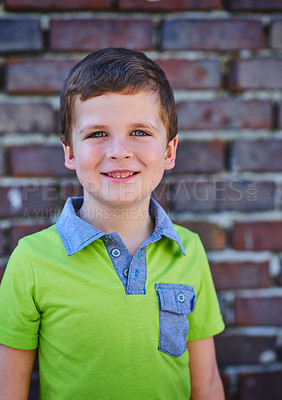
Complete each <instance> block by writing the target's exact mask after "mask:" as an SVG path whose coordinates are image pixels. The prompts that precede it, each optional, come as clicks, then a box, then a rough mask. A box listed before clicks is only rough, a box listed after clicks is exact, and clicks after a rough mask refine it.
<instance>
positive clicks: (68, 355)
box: [0, 48, 224, 400]
mask: <svg viewBox="0 0 282 400" xmlns="http://www.w3.org/2000/svg"><path fill="white" fill-rule="evenodd" d="M61 126H62V134H63V136H62V143H63V148H64V153H65V165H66V167H67V168H69V169H72V170H75V171H76V173H77V176H78V179H79V181H80V183H81V184H82V186H83V194H84V196H83V198H73V199H68V201H67V202H66V204H65V207H64V209H63V211H62V214H61V216H60V218H59V220H58V222H57V224H56V225H54V226H51V227H50V228H48V229H46V230H43V231H41V232H39V233H36V234H34V235H31V236H28V237H25V238H24V239H22V240H20V242H19V244H18V246H17V248H16V249H15V251H14V252H13V254H12V256H11V258H10V261H9V264H8V267H7V269H6V272H5V276H4V278H3V282H2V285H1V290H0V343H2V345H1V347H0V399H1V400H11V399H12V400H22V399H27V397H28V389H29V383H30V376H31V372H32V368H33V363H34V358H35V353H36V349H38V357H39V375H40V399H42V400H45V399H46V400H47V399H48V400H72V399H73V400H80V399H81V400H84V399H98V400H104V399H107V400H108V399H114V400H119V399H120V400H127V399H128V400H129V399H130V400H131V399H135V400H144V399H146V400H147V399H149V400H153V399H161V400H165V399H167V400H174V399H175V400H182V399H183V400H184V399H189V398H191V399H196V400H203V399H209V400H210V399H213V400H222V399H223V398H224V395H223V389H222V384H221V380H220V377H219V373H218V368H217V363H216V358H215V351H214V344H213V335H215V334H217V333H219V332H221V331H222V330H223V329H224V324H223V322H222V318H221V314H220V310H219V306H218V302H217V298H216V293H215V289H214V286H213V282H212V278H211V274H210V269H209V266H208V263H207V259H206V256H205V252H204V250H203V247H202V244H201V242H200V240H199V238H198V236H197V235H196V234H194V233H192V232H190V231H188V230H187V229H184V228H183V227H180V226H177V225H173V224H172V223H171V221H170V219H169V218H168V216H167V215H166V213H165V212H164V211H163V209H162V208H161V207H160V206H159V205H158V204H157V202H156V201H155V200H153V199H151V193H152V191H153V190H154V189H155V188H156V186H157V185H158V184H159V182H160V180H161V178H162V176H163V172H164V170H169V169H171V168H173V166H174V163H175V154H176V148H177V141H178V136H177V117H176V113H175V104H174V98H173V93H172V90H171V88H170V85H169V83H168V81H167V79H166V77H165V75H164V73H163V71H162V70H161V69H160V68H159V67H158V66H157V65H156V64H155V63H154V62H153V61H151V60H150V59H149V58H147V57H146V56H145V55H144V54H142V53H139V52H135V51H131V50H127V49H119V48H107V49H103V50H99V51H96V52H94V53H92V54H90V55H89V56H87V57H86V58H85V59H83V60H82V61H81V62H80V63H78V64H77V65H76V66H75V67H74V68H73V70H72V71H71V73H70V75H69V77H68V79H67V80H66V83H65V85H64V87H63V90H62V94H61ZM186 342H187V347H186ZM187 349H188V351H187ZM190 396H191V397H190Z"/></svg>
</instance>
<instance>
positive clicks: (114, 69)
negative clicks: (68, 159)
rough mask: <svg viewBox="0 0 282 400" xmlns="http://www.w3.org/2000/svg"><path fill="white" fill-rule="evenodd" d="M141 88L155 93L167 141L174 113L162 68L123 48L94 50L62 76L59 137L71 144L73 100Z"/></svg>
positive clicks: (174, 130) (172, 133)
mask: <svg viewBox="0 0 282 400" xmlns="http://www.w3.org/2000/svg"><path fill="white" fill-rule="evenodd" d="M142 90H145V91H146V90H147V91H153V92H156V93H157V94H158V95H159V99H160V117H161V119H162V121H163V123H164V125H165V126H166V128H167V132H168V141H170V140H172V139H173V138H174V137H175V136H176V134H177V115H176V111H175V101H174V96H173V92H172V89H171V87H170V84H169V82H168V80H167V78H166V76H165V73H164V71H163V70H162V69H161V68H160V67H159V66H158V65H157V64H156V63H155V62H154V61H152V60H151V59H150V58H148V57H147V56H146V55H145V54H143V53H141V52H138V51H134V50H129V49H124V48H113V47H109V48H105V49H101V50H98V51H94V52H93V53H91V54H89V55H88V56H87V57H85V58H84V59H83V60H81V61H80V62H79V63H78V64H76V65H75V66H74V67H73V68H72V70H71V72H70V74H69V76H68V78H67V79H66V81H65V83H64V86H63V88H62V91H61V97H60V119H61V132H62V140H63V141H64V142H65V143H66V144H69V145H70V144H71V131H72V124H73V121H74V106H75V99H76V97H77V96H79V98H80V100H82V101H83V100H87V99H89V98H91V97H96V96H100V95H102V94H105V93H109V92H120V93H124V94H135V93H138V92H140V91H142Z"/></svg>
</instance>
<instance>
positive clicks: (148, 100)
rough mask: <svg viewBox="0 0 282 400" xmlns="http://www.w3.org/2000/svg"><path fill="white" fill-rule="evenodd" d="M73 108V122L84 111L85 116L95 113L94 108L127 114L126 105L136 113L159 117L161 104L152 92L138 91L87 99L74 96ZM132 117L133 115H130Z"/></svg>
mask: <svg viewBox="0 0 282 400" xmlns="http://www.w3.org/2000/svg"><path fill="white" fill-rule="evenodd" d="M73 104H74V107H73V122H75V119H77V118H78V117H79V116H81V112H82V111H84V112H85V114H87V112H88V111H92V110H93V112H94V113H95V108H97V110H99V111H100V112H101V111H105V112H107V111H113V112H114V111H115V110H117V109H118V110H119V112H120V113H127V111H128V110H127V108H125V107H123V106H124V105H128V107H130V108H135V110H136V112H137V111H139V113H143V114H146V112H147V113H148V114H149V113H150V114H151V115H152V116H153V115H155V116H156V113H155V111H157V113H158V114H157V115H159V116H161V115H160V114H161V104H160V99H159V96H158V94H157V93H156V92H153V91H138V92H136V93H124V92H105V93H102V94H99V95H97V96H96V95H95V96H91V97H89V98H87V99H83V100H82V99H81V96H79V95H76V96H75V99H74V103H73ZM132 117H134V114H133V115H132Z"/></svg>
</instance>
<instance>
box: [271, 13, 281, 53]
mask: <svg viewBox="0 0 282 400" xmlns="http://www.w3.org/2000/svg"><path fill="white" fill-rule="evenodd" d="M270 45H271V47H273V48H274V49H282V19H280V20H276V21H273V22H272V24H271V29H270Z"/></svg>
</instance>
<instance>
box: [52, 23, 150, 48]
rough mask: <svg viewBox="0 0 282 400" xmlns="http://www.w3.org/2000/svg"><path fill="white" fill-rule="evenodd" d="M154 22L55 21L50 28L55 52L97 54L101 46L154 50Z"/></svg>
mask: <svg viewBox="0 0 282 400" xmlns="http://www.w3.org/2000/svg"><path fill="white" fill-rule="evenodd" d="M153 31H154V28H153V22H152V20H151V19H148V18H147V19H134V18H130V19H129V18H127V19H125V18H123V19H121V18H120V19H65V20H63V19H53V20H51V25H50V43H51V44H50V47H51V50H60V51H61V50H65V51H75V50H78V51H79V50H83V51H93V50H94V49H98V48H101V47H107V46H113V47H129V48H132V49H139V50H149V49H151V48H152V47H153V33H154V32H153Z"/></svg>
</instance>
